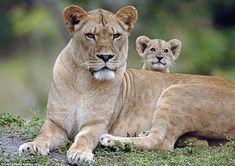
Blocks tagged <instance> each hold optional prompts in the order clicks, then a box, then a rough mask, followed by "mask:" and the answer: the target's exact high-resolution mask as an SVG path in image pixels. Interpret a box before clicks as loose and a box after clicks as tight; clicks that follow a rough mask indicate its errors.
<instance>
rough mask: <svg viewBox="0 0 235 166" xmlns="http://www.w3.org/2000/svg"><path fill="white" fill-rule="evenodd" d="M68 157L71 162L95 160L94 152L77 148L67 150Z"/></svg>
mask: <svg viewBox="0 0 235 166" xmlns="http://www.w3.org/2000/svg"><path fill="white" fill-rule="evenodd" d="M67 159H68V162H69V163H70V164H82V163H83V162H88V163H91V162H93V161H94V154H93V153H92V152H81V151H79V150H76V149H71V150H68V152H67Z"/></svg>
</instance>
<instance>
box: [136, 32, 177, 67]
mask: <svg viewBox="0 0 235 166" xmlns="http://www.w3.org/2000/svg"><path fill="white" fill-rule="evenodd" d="M136 50H137V52H138V54H139V55H140V56H141V57H142V58H143V59H144V65H143V69H147V70H156V71H161V72H169V67H170V66H171V65H172V64H173V63H174V61H175V60H176V59H177V58H178V56H179V54H180V50H181V42H180V41H179V40H177V39H172V40H170V41H168V42H166V41H164V40H160V39H152V40H151V39H149V38H148V37H146V36H140V37H138V38H137V39H136Z"/></svg>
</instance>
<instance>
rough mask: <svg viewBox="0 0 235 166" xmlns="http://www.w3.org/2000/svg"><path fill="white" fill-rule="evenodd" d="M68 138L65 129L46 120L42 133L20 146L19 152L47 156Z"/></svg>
mask: <svg viewBox="0 0 235 166" xmlns="http://www.w3.org/2000/svg"><path fill="white" fill-rule="evenodd" d="M67 138H68V136H67V133H66V132H65V130H63V129H62V128H60V127H59V126H57V125H56V124H55V123H54V122H52V121H50V120H46V121H45V123H44V124H43V126H42V128H41V131H40V134H39V135H38V136H37V137H36V138H35V139H34V140H33V141H32V142H27V143H24V144H22V145H20V147H19V154H20V155H21V154H38V155H43V156H46V155H48V154H49V152H50V151H51V150H53V149H55V148H56V147H57V146H58V145H59V144H61V143H63V142H64V141H65V140H66V139H67Z"/></svg>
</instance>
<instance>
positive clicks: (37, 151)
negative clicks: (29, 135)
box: [19, 142, 50, 156]
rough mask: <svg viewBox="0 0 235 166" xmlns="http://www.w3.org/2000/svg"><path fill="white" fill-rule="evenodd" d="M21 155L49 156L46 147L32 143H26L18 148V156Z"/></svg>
mask: <svg viewBox="0 0 235 166" xmlns="http://www.w3.org/2000/svg"><path fill="white" fill-rule="evenodd" d="M22 154H33V155H42V156H47V155H48V154H50V152H49V148H48V147H47V146H43V145H38V144H36V143H34V142H27V143H24V144H22V145H20V147H19V155H22Z"/></svg>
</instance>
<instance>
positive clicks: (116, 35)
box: [113, 33, 121, 39]
mask: <svg viewBox="0 0 235 166" xmlns="http://www.w3.org/2000/svg"><path fill="white" fill-rule="evenodd" d="M120 37H121V34H120V33H115V34H114V35H113V39H118V38H120Z"/></svg>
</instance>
